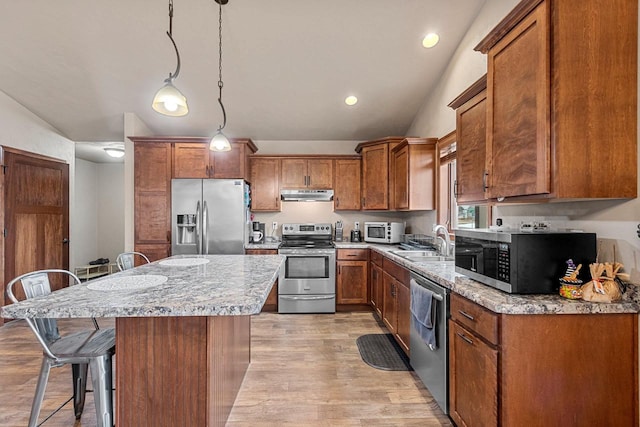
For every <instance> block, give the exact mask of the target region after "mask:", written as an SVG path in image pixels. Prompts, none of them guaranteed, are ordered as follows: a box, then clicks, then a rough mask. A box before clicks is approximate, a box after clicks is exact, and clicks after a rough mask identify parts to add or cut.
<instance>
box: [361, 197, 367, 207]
mask: <svg viewBox="0 0 640 427" xmlns="http://www.w3.org/2000/svg"><path fill="white" fill-rule="evenodd" d="M365 206H367V199H366V197H363V198H362V207H363V208H364V207H365Z"/></svg>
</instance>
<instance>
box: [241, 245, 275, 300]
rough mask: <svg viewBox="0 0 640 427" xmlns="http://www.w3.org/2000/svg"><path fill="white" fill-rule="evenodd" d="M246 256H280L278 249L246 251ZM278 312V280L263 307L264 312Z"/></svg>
mask: <svg viewBox="0 0 640 427" xmlns="http://www.w3.org/2000/svg"><path fill="white" fill-rule="evenodd" d="M244 253H245V255H278V250H277V249H245V250H244ZM277 311H278V280H277V279H276V283H274V284H273V287H272V288H271V291H270V292H269V296H268V297H267V300H266V301H265V303H264V305H263V306H262V312H277Z"/></svg>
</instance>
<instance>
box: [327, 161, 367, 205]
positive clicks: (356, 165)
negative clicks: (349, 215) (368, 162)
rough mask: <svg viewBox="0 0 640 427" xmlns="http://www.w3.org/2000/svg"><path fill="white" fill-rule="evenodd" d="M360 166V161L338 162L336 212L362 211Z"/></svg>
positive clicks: (335, 197)
mask: <svg viewBox="0 0 640 427" xmlns="http://www.w3.org/2000/svg"><path fill="white" fill-rule="evenodd" d="M360 164H361V160H360V159H352V160H346V159H344V160H343V159H338V160H336V167H335V178H334V180H333V181H334V186H333V187H334V193H333V200H334V201H333V207H334V210H336V211H343V210H360V170H361V167H360Z"/></svg>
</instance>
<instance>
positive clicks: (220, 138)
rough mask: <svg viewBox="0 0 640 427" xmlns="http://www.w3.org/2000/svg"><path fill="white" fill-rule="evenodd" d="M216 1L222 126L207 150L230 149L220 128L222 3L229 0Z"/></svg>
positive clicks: (223, 119) (223, 120) (225, 118)
mask: <svg viewBox="0 0 640 427" xmlns="http://www.w3.org/2000/svg"><path fill="white" fill-rule="evenodd" d="M215 2H216V3H218V5H219V8H218V90H219V91H220V94H219V95H218V103H219V104H220V108H221V109H222V126H220V127H219V128H218V131H217V132H216V134H215V135H214V136H213V138H212V139H211V143H210V144H209V150H211V151H230V150H231V144H230V143H229V139H228V138H227V137H226V136H225V134H224V133H222V129H224V127H225V126H226V125H227V112H226V111H225V110H224V104H223V103H222V86H224V84H223V83H222V5H223V4H227V3H228V2H229V0H215Z"/></svg>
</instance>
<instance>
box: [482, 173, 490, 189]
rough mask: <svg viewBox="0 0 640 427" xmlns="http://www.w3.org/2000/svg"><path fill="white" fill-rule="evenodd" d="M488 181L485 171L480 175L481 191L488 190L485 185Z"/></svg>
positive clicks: (487, 174)
mask: <svg viewBox="0 0 640 427" xmlns="http://www.w3.org/2000/svg"><path fill="white" fill-rule="evenodd" d="M488 179H489V171H488V170H486V169H485V171H484V173H483V174H482V190H483V191H487V190H488V189H489V186H488V185H487V180H488Z"/></svg>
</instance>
